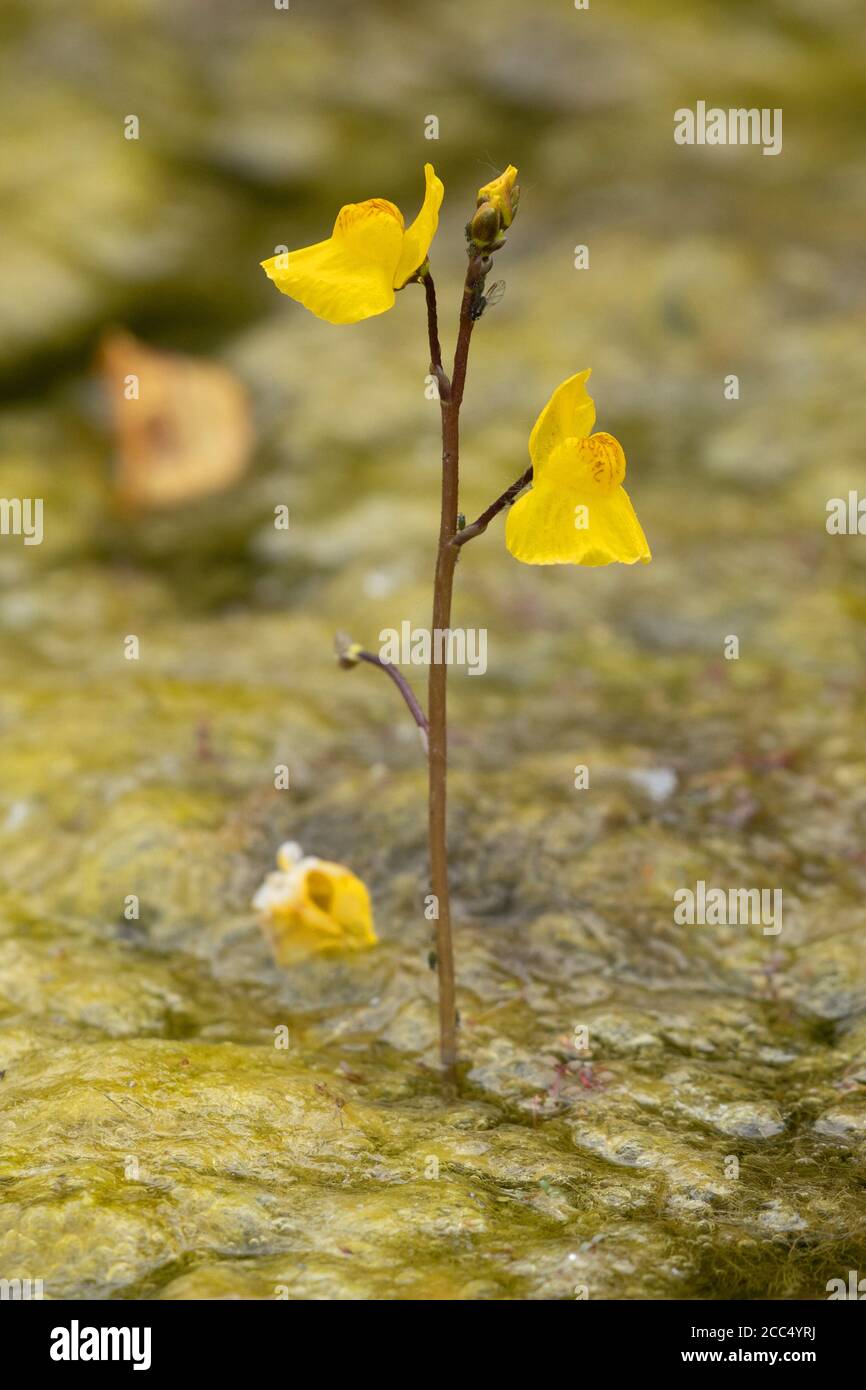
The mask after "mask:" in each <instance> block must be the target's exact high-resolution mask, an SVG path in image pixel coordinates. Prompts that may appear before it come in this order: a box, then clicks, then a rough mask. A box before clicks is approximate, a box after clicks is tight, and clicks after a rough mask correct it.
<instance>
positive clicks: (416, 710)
mask: <svg viewBox="0 0 866 1390" xmlns="http://www.w3.org/2000/svg"><path fill="white" fill-rule="evenodd" d="M336 649H337V659H338V661H339V663H340V665H341V666H342V667H343V668H344V669H345V670H347V671H348V670H351V669H352V667H353V666H356V665H357V664H358V662H359V661H366V662H367V664H368V665H369V666H376V667H378V669H379V670H380V671H384V672H385V675H386V676H390V677H391V680H392V681H393V682H394V684H395V685H396V687H397V689H398V690H399V692H400V694H401V695H402V696H403V699H404V700H405V702H406V706H407V708H408V710H409V713H410V714H411V716H412V718H413V719H414V720H415V723H416V724H417V725H418V729H419V732H420V734H421V742H422V743H423V745H424V752H425V753H426V752H427V751H428V733H429V728H428V724H427V716H426V714H425V713H424V711H423V709H422V708H421V706H420V705H419V703H418V700H417V698H416V696H415V692H414V691H413V689H412V687H411V685H410V684H409V682H408V681H407V679H406V677H405V676H404V675H403V672H402V671H401V670H400V669H399V667H397V666H393V665H392V664H391V662H390V661H383V660H382V658H381V657H380V656H376V654H375V652H367V651H364V648H363V647H359V646H358V644H357V642H350V641H348V639H345V638H343V637H342V636H340V637H338V638H337V642H336Z"/></svg>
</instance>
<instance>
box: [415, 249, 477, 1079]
mask: <svg viewBox="0 0 866 1390" xmlns="http://www.w3.org/2000/svg"><path fill="white" fill-rule="evenodd" d="M482 278H483V271H482V269H481V262H480V260H479V258H478V257H477V256H474V257H473V258H472V259H471V260H470V262H469V268H468V270H467V272H466V282H465V284H464V287H463V300H462V303H461V306H460V326H459V330H458V335H457V348H456V351H455V354H454V370H453V372H452V374H451V389H450V391H449V393H448V396H447V397H446V398H444V399H443V398H441V397H440V408H441V411H442V508H441V518H440V524H439V546H438V550H437V553H436V574H435V579H434V583H433V623H432V632H433V633H436V632H437V631H438V632H445V631H447V630H448V629H449V628H450V626H451V595H452V590H453V587H454V567H455V565H456V563H457V556H458V553H459V552H458V551H457V550H456V549H455V548H454V546H453V545H452V544H451V542H452V540H453V539H454V536H455V535H456V533H457V504H458V487H459V453H460V403H461V401H462V399H463V387H464V384H465V381H466V364H467V361H468V357H469V340H470V338H471V336H472V328H473V318H472V305H473V301H474V297H475V287H476V284H477V282H478V280H479V279H482ZM425 283H426V281H425ZM428 305H429V297H428ZM431 636H432V634H431ZM447 680H448V666H447V663H446V662H444V661H439V662H436V661H431V663H430V682H429V691H430V694H429V699H428V705H427V708H428V718H429V726H430V751H429V759H428V765H429V825H430V885H431V889H432V892H433V894H434V896H435V898H436V900H437V906H438V917H437V920H436V963H437V968H438V972H439V1051H440V1058H441V1062H442V1068H443V1071H444V1073H445V1077H446V1081H448V1082H449V1083H450V1084H451V1085H454V1084H455V1082H456V1065H457V1004H456V996H455V989H454V950H453V945H452V939H451V902H450V896H449V890H448V847H447V821H446V801H447V790H446V787H447V767H448V736H447Z"/></svg>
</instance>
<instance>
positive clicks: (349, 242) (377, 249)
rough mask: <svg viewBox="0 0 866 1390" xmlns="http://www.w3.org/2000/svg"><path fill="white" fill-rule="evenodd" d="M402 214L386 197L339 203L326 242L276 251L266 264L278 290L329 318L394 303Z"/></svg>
mask: <svg viewBox="0 0 866 1390" xmlns="http://www.w3.org/2000/svg"><path fill="white" fill-rule="evenodd" d="M402 246H403V215H402V213H401V212H400V209H399V208H396V207H395V206H394V204H393V203H389V202H388V201H387V200H386V199H385V198H371V199H369V200H368V201H367V202H365V203H348V204H347V205H346V206H345V207H344V208H341V210H340V212H339V214H338V215H337V220H336V222H335V223H334V230H333V232H332V234H331V236H330V237H329V238H328V240H327V241H319V242H317V243H316V244H315V245H314V246H304V247H303V248H302V249H301V250H300V251H289V252H288V254H286V253H283V254H282V255H278V256H273V257H272V258H271V259H270V260H268V261H262V268H263V270H264V272H265V274H266V275H267V276H268V277H269V279H271V280H273V282H274V284H275V285H276V286H277V289H279V290H281V291H282V293H283V294H287V295H289V297H290V298H291V299H296V300H297V301H298V303H299V304H303V306H304V308H305V309H309V310H310V311H311V313H314V314H315V315H316V316H317V317H318V318H320V319H325V320H326V322H327V323H357V322H358V321H359V320H360V319H367V318H371V317H372V316H373V315H374V314H382V313H384V312H385V310H386V309H390V308H391V305H392V304H393V303H394V273H395V271H396V268H397V264H398V262H399V260H400V253H401V249H402Z"/></svg>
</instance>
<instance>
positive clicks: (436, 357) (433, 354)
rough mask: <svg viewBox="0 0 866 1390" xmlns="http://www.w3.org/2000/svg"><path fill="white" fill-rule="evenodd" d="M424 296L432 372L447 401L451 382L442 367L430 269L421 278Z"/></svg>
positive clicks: (434, 295)
mask: <svg viewBox="0 0 866 1390" xmlns="http://www.w3.org/2000/svg"><path fill="white" fill-rule="evenodd" d="M421 279H422V282H423V285H424V294H425V295H426V298H427V337H428V339H429V341H430V370H431V371H432V373H433V375H434V376H435V378H436V381H437V382H438V385H439V399H440V401H447V400H448V398H449V396H450V395H451V382H450V381H449V380H448V373H447V372H446V370H445V368H444V367H443V366H442V348H441V346H440V343H439V314H438V310H437V308H436V286H435V285H434V283H433V276H432V275H431V274H430V270H429V267H428V269H427V270H425V272H424V274H423V275H422V277H421Z"/></svg>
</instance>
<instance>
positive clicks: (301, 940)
mask: <svg viewBox="0 0 866 1390" xmlns="http://www.w3.org/2000/svg"><path fill="white" fill-rule="evenodd" d="M277 864H278V866H279V872H277V873H273V874H268V876H267V878H266V879H265V881H264V883H263V884H262V885H261V886H260V888H259V889H258V891H257V892H256V895H255V897H254V898H253V907H254V908H256V910H257V911H258V913H259V914H260V917H261V920H262V925H263V926H264V928H265V932H266V934H267V936H268V938H269V940H270V943H271V947H272V949H273V952H274V956H275V958H276V960H277V962H278V964H280V965H290V964H291V963H292V962H293V961H296V960H298V959H300V958H301V957H303V956H305V955H310V954H313V953H322V952H325V953H335V952H339V951H362V950H364V949H365V948H366V947H368V946H375V945H376V942H377V939H378V938H377V936H376V932H375V930H374V927H373V913H372V909H371V907H370V894H369V893H368V892H367V889H366V887H365V885H364V884H363V883H362V882H361V880H360V879H359V878H357V877H356V875H355V874H353V873H352V871H351V869H347V868H346V866H345V865H344V864H332V863H330V862H329V861H328V860H326V859H316V858H314V857H313V856H311V855H306V856H305V855H304V853H303V851H302V850H301V847H300V845H296V844H293V843H288V844H285V845H283V846H282V847H281V848H280V850H279V851H278V853H277Z"/></svg>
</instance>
